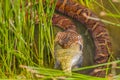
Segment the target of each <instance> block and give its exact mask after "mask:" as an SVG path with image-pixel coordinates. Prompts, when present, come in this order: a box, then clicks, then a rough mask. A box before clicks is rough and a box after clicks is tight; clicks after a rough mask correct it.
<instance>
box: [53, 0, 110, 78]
mask: <svg viewBox="0 0 120 80" xmlns="http://www.w3.org/2000/svg"><path fill="white" fill-rule="evenodd" d="M55 12H59V13H61V14H62V15H64V16H67V17H70V18H72V19H74V20H76V21H78V22H80V23H81V24H84V25H85V27H86V28H87V29H88V31H89V33H90V34H91V36H92V39H93V42H94V45H95V53H94V54H95V55H94V64H95V65H96V64H102V63H106V62H108V59H109V57H110V53H111V52H112V43H111V40H110V35H109V32H108V30H107V29H106V27H105V24H104V23H103V22H101V21H100V20H93V19H90V17H93V18H97V19H99V17H98V16H97V15H96V14H95V13H94V12H92V11H91V10H90V9H89V8H87V7H85V6H83V5H81V4H79V3H78V2H76V1H74V0H57V2H56V7H55ZM64 16H61V15H59V14H56V13H55V14H54V15H53V18H52V24H53V25H56V26H58V27H60V28H62V29H63V30H64V32H58V33H57V36H56V37H57V38H59V39H58V40H59V41H58V42H59V45H60V46H62V48H64V49H68V48H70V46H71V45H72V44H74V43H75V42H77V41H80V42H81V45H79V46H80V49H81V50H82V46H83V45H82V44H83V43H82V41H83V40H82V38H81V36H80V35H79V34H78V33H77V30H76V26H75V24H74V23H73V22H72V21H71V20H70V19H68V18H66V17H64ZM78 36H79V37H80V38H79V37H78ZM103 68H106V66H102V67H97V68H95V69H93V71H92V72H90V75H93V76H98V77H104V76H105V71H102V70H101V69H103Z"/></svg>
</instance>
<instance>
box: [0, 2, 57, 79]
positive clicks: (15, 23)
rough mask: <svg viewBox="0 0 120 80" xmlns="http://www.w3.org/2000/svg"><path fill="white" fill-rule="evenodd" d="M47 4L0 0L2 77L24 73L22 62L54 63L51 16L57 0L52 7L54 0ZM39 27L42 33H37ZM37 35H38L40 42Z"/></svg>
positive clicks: (0, 64) (29, 63)
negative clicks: (36, 29) (37, 20)
mask: <svg viewBox="0 0 120 80" xmlns="http://www.w3.org/2000/svg"><path fill="white" fill-rule="evenodd" d="M30 3H32V7H31V5H30ZM46 4H47V5H43V2H42V0H39V3H38V5H36V2H35V1H34V0H28V1H23V0H5V1H3V0H0V78H9V77H11V76H13V77H14V75H16V74H20V72H21V69H19V65H20V64H24V65H31V66H44V65H45V64H44V63H46V65H48V64H50V62H51V55H52V57H53V52H54V37H53V29H52V22H51V19H52V15H53V13H54V8H55V2H54V5H52V7H51V6H50V1H47V0H46ZM29 5H30V6H29ZM36 11H38V16H39V26H36V24H35V23H36V22H35V16H36V13H33V12H36ZM36 27H39V30H38V34H35V32H36V31H35V28H36ZM35 35H38V38H39V39H38V41H37V43H38V44H37V43H36V42H35ZM36 45H37V46H38V48H37V47H36Z"/></svg>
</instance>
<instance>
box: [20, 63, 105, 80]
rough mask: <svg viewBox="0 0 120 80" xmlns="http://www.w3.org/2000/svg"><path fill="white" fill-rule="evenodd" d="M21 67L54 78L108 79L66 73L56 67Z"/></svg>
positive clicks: (65, 79) (74, 79)
mask: <svg viewBox="0 0 120 80" xmlns="http://www.w3.org/2000/svg"><path fill="white" fill-rule="evenodd" d="M20 67H21V68H23V69H26V70H27V71H29V72H31V73H32V75H34V74H37V75H39V76H42V78H52V79H53V78H54V79H64V80H76V79H81V80H106V78H97V77H92V76H87V75H83V74H78V73H72V75H68V74H65V73H64V72H63V71H60V70H55V69H48V68H44V67H31V66H24V65H20Z"/></svg>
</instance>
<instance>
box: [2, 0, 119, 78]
mask: <svg viewBox="0 0 120 80" xmlns="http://www.w3.org/2000/svg"><path fill="white" fill-rule="evenodd" d="M38 1H39V2H38V3H36V2H35V1H34V0H28V5H27V6H26V1H24V0H5V1H3V0H0V78H1V79H34V78H37V79H39V77H37V76H36V75H38V76H41V77H42V78H43V79H50V78H52V79H56V78H63V79H66V80H75V79H76V80H77V79H82V80H106V78H102V79H101V78H96V77H91V76H87V75H82V74H77V73H73V75H72V76H69V75H66V74H64V73H63V72H62V71H59V70H54V69H50V67H53V65H51V64H53V63H54V36H53V35H54V33H53V27H52V21H51V19H52V16H53V13H54V9H55V2H56V1H55V2H54V4H53V5H52V6H51V5H50V0H46V2H45V3H44V4H43V2H42V0H38ZM79 1H80V2H81V3H82V4H84V5H86V6H88V7H89V8H91V9H93V8H92V6H93V4H92V3H94V4H96V5H97V6H100V7H102V8H103V10H104V11H105V12H106V16H108V17H112V18H114V19H115V20H117V19H118V18H119V17H120V15H119V14H120V12H119V10H118V8H116V7H115V6H114V4H113V3H112V2H111V1H110V0H108V1H109V3H110V4H111V6H112V7H113V8H114V9H115V11H116V12H117V13H118V14H114V13H112V12H111V11H109V10H108V9H106V8H105V7H104V6H103V5H101V4H100V3H98V2H97V1H95V0H86V2H84V1H82V0H79ZM101 1H102V0H101ZM31 3H32V7H31V5H30V4H31ZM36 11H38V13H37V14H38V17H37V18H38V19H39V21H38V22H39V24H36ZM26 12H27V13H26ZM107 21H108V20H107ZM107 21H106V22H105V23H106V24H112V23H114V25H116V26H117V25H118V24H117V23H115V22H109V21H108V22H109V23H107ZM103 22H104V20H103ZM118 62H119V61H118ZM106 64H111V63H110V62H109V63H106ZM106 64H103V65H106ZM20 65H24V66H22V67H20ZM31 66H33V67H31ZM97 66H102V64H101V65H95V66H92V67H83V68H79V70H83V69H89V68H93V67H97ZM45 67H49V68H45ZM22 68H23V69H22ZM24 68H25V69H24ZM26 70H28V71H26ZM34 71H35V72H34ZM117 77H119V75H118V76H117ZM116 80H117V79H116Z"/></svg>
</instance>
